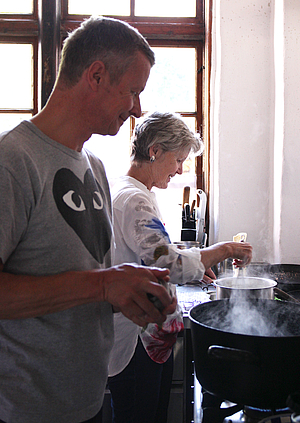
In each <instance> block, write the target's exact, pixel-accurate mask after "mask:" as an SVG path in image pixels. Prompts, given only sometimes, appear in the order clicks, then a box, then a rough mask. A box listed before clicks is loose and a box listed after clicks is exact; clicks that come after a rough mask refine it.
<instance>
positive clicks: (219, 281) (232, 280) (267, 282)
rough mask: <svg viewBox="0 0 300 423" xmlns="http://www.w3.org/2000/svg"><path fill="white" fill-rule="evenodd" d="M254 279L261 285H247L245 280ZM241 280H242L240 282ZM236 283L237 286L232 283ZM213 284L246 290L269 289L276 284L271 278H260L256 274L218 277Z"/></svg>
mask: <svg viewBox="0 0 300 423" xmlns="http://www.w3.org/2000/svg"><path fill="white" fill-rule="evenodd" d="M254 280H256V281H259V282H260V283H261V285H263V286H261V285H260V286H247V282H249V281H250V282H253V281H254ZM241 281H243V282H242V283H241ZM227 282H230V283H231V285H230V284H228V285H226V283H227ZM235 282H236V284H237V286H234V284H235ZM214 285H216V286H217V287H218V288H224V289H230V290H233V289H238V290H240V289H247V290H261V289H269V288H274V287H275V286H276V285H277V282H276V281H274V280H273V279H268V278H260V277H256V276H239V277H232V276H231V277H225V278H220V279H217V280H215V281H214ZM264 285H265V286H264Z"/></svg>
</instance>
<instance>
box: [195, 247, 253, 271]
mask: <svg viewBox="0 0 300 423" xmlns="http://www.w3.org/2000/svg"><path fill="white" fill-rule="evenodd" d="M227 258H232V259H233V264H234V266H237V267H243V266H247V265H248V264H249V263H250V262H251V259H252V246H251V245H250V244H249V243H248V242H234V241H228V242H219V243H217V244H214V245H211V246H210V247H207V248H203V249H202V250H201V261H202V263H203V265H204V267H205V269H206V270H207V269H209V268H210V267H212V266H214V265H216V264H218V263H220V262H221V261H223V260H226V259H227Z"/></svg>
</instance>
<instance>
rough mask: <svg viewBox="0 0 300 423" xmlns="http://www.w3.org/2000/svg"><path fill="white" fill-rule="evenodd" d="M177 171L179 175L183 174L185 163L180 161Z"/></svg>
mask: <svg viewBox="0 0 300 423" xmlns="http://www.w3.org/2000/svg"><path fill="white" fill-rule="evenodd" d="M177 173H178V174H179V175H181V174H182V173H183V164H182V163H180V165H179V166H178V169H177Z"/></svg>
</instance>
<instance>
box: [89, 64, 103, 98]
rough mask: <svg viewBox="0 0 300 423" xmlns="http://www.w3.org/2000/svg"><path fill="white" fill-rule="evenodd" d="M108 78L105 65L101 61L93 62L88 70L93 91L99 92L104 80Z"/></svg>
mask: <svg viewBox="0 0 300 423" xmlns="http://www.w3.org/2000/svg"><path fill="white" fill-rule="evenodd" d="M106 77H107V70H106V68H105V65H104V63H103V62H101V61H100V60H97V61H96V62H93V63H92V64H91V66H90V67H89V68H88V72H87V78H88V82H89V84H90V86H91V87H92V90H94V91H97V90H98V88H99V86H100V84H101V83H102V82H103V80H104V78H106Z"/></svg>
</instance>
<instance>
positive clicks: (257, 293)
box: [213, 276, 277, 300]
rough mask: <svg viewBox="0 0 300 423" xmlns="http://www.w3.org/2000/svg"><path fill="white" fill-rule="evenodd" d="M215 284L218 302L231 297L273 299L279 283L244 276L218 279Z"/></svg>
mask: <svg viewBox="0 0 300 423" xmlns="http://www.w3.org/2000/svg"><path fill="white" fill-rule="evenodd" d="M213 284H214V285H215V287H216V297H217V299H218V300H220V299H222V298H230V297H233V298H235V299H247V298H262V299H273V298H274V287H275V286H276V285H277V282H275V281H273V280H271V279H267V278H256V277H243V276H242V277H229V278H221V279H217V280H215V281H214V282H213Z"/></svg>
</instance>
